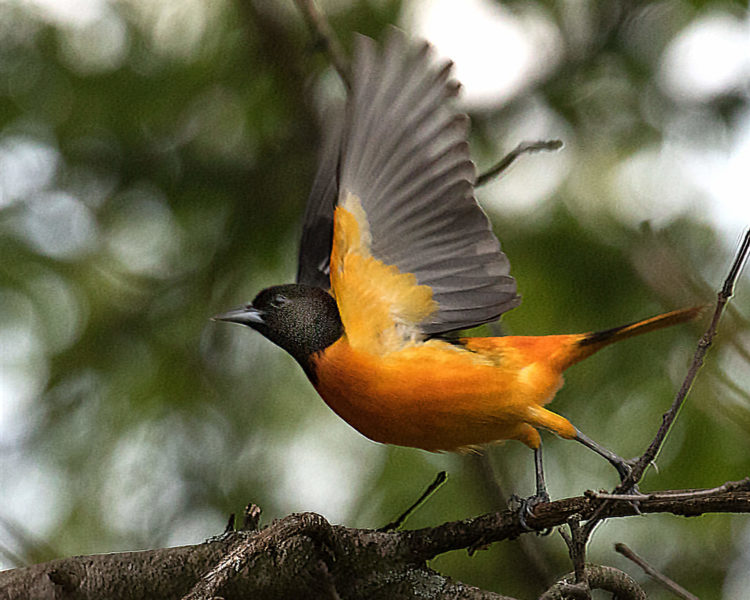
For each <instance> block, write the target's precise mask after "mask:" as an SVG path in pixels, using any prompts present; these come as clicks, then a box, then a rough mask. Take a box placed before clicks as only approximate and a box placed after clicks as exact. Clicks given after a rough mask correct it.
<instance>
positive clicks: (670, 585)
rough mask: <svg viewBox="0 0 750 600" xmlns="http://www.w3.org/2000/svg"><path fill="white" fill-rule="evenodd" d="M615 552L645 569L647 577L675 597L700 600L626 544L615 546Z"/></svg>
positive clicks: (685, 599)
mask: <svg viewBox="0 0 750 600" xmlns="http://www.w3.org/2000/svg"><path fill="white" fill-rule="evenodd" d="M615 550H616V551H617V552H619V553H620V554H622V555H623V556H624V557H625V558H628V559H630V560H632V561H633V562H634V563H635V564H637V565H638V566H639V567H640V568H641V569H643V570H644V571H645V572H646V574H647V575H649V576H650V577H651V578H653V579H655V580H656V581H658V582H659V583H660V584H662V585H663V586H664V587H665V588H666V589H668V590H669V591H670V592H672V593H673V594H674V595H675V596H678V597H680V598H682V599H683V600H699V598H698V597H697V596H693V594H691V593H690V592H688V591H687V590H686V589H685V588H684V587H682V586H681V585H679V584H678V583H675V582H674V581H672V580H671V579H670V578H669V577H667V576H666V575H664V574H662V573H660V572H659V571H657V570H656V569H654V567H652V566H651V565H650V564H648V563H647V562H646V561H645V560H644V559H643V558H641V557H640V556H638V555H637V554H636V553H635V552H633V551H632V550H631V549H630V548H628V547H627V546H626V545H625V544H622V543H617V544H615Z"/></svg>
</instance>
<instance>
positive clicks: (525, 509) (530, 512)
mask: <svg viewBox="0 0 750 600" xmlns="http://www.w3.org/2000/svg"><path fill="white" fill-rule="evenodd" d="M549 501H550V497H549V494H548V493H547V492H543V493H539V492H537V493H536V494H534V495H533V496H529V497H528V498H521V497H520V496H517V495H515V494H513V495H512V496H511V497H510V498H509V499H508V508H510V509H511V510H515V512H516V514H517V515H518V522H519V524H520V525H521V528H522V529H523V530H524V531H534V532H536V533H537V535H548V534H549V533H550V532H551V531H552V530H551V529H545V530H543V531H539V530H538V529H534V528H533V527H529V524H528V523H527V522H526V518H527V517H533V516H534V508H535V507H536V506H537V505H539V504H543V503H545V502H549ZM516 507H517V508H516Z"/></svg>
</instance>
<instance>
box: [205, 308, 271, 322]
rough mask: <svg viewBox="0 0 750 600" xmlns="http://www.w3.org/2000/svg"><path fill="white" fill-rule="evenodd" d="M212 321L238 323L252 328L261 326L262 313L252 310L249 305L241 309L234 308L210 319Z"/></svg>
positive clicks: (255, 309)
mask: <svg viewBox="0 0 750 600" xmlns="http://www.w3.org/2000/svg"><path fill="white" fill-rule="evenodd" d="M211 319H212V320H213V321H228V322H230V323H240V324H242V325H247V326H249V327H252V326H253V325H259V324H262V323H263V322H264V321H263V311H262V310H258V309H257V308H254V307H253V306H252V305H251V304H248V305H247V306H243V307H241V308H235V309H234V310H230V311H228V312H225V313H221V314H220V315H215V316H213V317H211Z"/></svg>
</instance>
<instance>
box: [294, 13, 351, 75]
mask: <svg viewBox="0 0 750 600" xmlns="http://www.w3.org/2000/svg"><path fill="white" fill-rule="evenodd" d="M294 1H295V3H296V4H297V8H299V10H300V12H301V13H302V16H303V17H304V18H305V22H306V23H307V26H308V27H309V29H310V32H311V33H312V34H313V37H315V38H316V40H317V41H319V42H320V43H321V45H322V46H323V52H325V53H326V54H327V55H328V58H329V60H330V61H331V64H332V65H333V67H334V68H335V69H336V72H337V73H338V74H339V77H341V81H343V82H344V85H345V86H346V87H347V89H351V82H350V76H349V61H348V60H347V58H346V55H345V54H344V51H343V49H342V48H341V44H340V43H339V40H338V38H337V37H336V34H335V33H334V32H333V28H332V27H331V25H330V23H329V22H328V19H326V17H325V15H323V13H321V12H320V11H319V10H318V8H317V7H316V6H315V2H313V0H294Z"/></svg>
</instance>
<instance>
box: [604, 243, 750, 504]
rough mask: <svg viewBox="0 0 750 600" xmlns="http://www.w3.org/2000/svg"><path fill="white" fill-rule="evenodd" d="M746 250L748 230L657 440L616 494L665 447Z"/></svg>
mask: <svg viewBox="0 0 750 600" xmlns="http://www.w3.org/2000/svg"><path fill="white" fill-rule="evenodd" d="M749 250H750V230H748V231H746V232H745V237H744V239H743V241H742V244H740V248H739V250H738V251H737V255H736V256H735V258H734V262H733V263H732V266H731V268H730V269H729V274H728V275H727V278H726V279H725V280H724V285H723V286H722V288H721V291H720V292H719V293H718V295H717V299H716V309H715V310H714V314H713V318H712V319H711V324H710V325H709V327H708V329H707V330H706V333H704V334H703V336H702V337H701V339H700V341H699V342H698V348H697V349H696V351H695V354H694V356H693V362H692V363H691V365H690V369H689V370H688V373H687V376H686V377H685V380H684V381H683V382H682V386H681V387H680V390H679V392H678V393H677V396H676V397H675V399H674V402H673V403H672V406H671V407H670V409H669V410H668V411H667V412H666V413H664V415H663V416H662V424H661V426H660V427H659V430H658V431H657V432H656V436H655V437H654V439H653V440H652V442H651V444H650V445H649V447H648V448H647V449H646V451H645V452H644V453H643V456H641V457H640V458H639V459H638V462H636V464H635V466H634V467H633V470H632V471H631V473H630V475H629V476H628V477H626V478H625V480H624V481H623V482H622V483H621V484H620V485H619V486H618V487H617V490H616V491H624V490H628V489H631V488H632V487H633V485H635V484H637V483H638V482H639V481H640V480H641V478H642V477H643V473H644V472H645V470H646V468H647V467H648V465H649V464H651V462H652V461H653V460H654V459H655V458H656V455H657V454H658V452H659V450H660V449H661V445H662V444H663V443H664V439H665V438H666V436H667V433H668V432H669V429H670V428H671V426H672V423H673V422H674V420H675V417H676V416H677V413H678V412H679V410H680V407H681V406H682V403H683V402H684V400H685V397H686V396H687V394H688V392H689V391H690V387H691V386H692V385H693V381H694V380H695V377H696V375H697V374H698V371H699V370H700V368H701V366H702V365H703V359H704V357H705V355H706V352H707V351H708V348H709V347H710V346H711V343H712V342H713V339H714V336H715V335H716V328H717V326H718V324H719V319H720V318H721V314H722V312H723V311H724V307H725V306H726V303H727V302H728V301H729V298H731V296H732V293H733V291H734V283H735V281H736V279H737V275H738V274H739V272H740V269H741V268H742V266H743V264H744V263H745V260H746V259H747V254H748V251H749Z"/></svg>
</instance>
